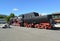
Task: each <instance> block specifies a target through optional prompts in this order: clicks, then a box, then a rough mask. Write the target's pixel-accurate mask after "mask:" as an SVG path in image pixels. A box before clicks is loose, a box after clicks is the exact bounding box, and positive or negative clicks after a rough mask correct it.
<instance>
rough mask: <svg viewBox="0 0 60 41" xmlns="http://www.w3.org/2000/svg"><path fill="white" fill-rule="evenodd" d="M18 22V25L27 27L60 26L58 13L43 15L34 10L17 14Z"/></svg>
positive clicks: (59, 14) (48, 27) (49, 27)
mask: <svg viewBox="0 0 60 41" xmlns="http://www.w3.org/2000/svg"><path fill="white" fill-rule="evenodd" d="M58 16H59V17H58ZM19 23H20V26H24V27H27V28H29V27H30V28H40V29H51V28H54V27H60V26H59V25H60V13H57V14H49V15H43V16H42V15H40V16H39V13H36V12H31V13H27V14H22V15H20V16H19Z"/></svg>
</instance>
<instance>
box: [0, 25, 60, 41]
mask: <svg viewBox="0 0 60 41" xmlns="http://www.w3.org/2000/svg"><path fill="white" fill-rule="evenodd" d="M0 41H60V30H46V29H37V28H24V27H17V26H16V27H15V26H13V27H12V28H6V29H2V28H0Z"/></svg>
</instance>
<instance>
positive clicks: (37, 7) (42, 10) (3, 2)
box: [0, 0, 60, 16]
mask: <svg viewBox="0 0 60 41" xmlns="http://www.w3.org/2000/svg"><path fill="white" fill-rule="evenodd" d="M29 12H38V13H39V14H50V13H55V12H60V0H0V14H6V15H10V13H14V14H15V15H16V16H19V15H21V14H26V13H29Z"/></svg>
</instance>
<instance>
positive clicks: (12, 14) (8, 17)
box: [5, 13, 15, 22]
mask: <svg viewBox="0 0 60 41" xmlns="http://www.w3.org/2000/svg"><path fill="white" fill-rule="evenodd" d="M14 16H15V15H14V13H10V15H9V16H6V17H5V19H6V22H9V20H10V18H12V17H14Z"/></svg>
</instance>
